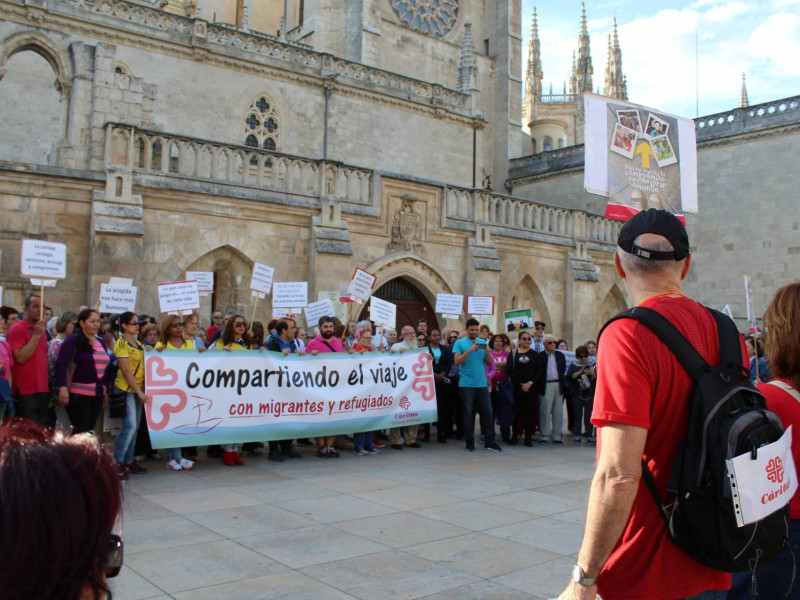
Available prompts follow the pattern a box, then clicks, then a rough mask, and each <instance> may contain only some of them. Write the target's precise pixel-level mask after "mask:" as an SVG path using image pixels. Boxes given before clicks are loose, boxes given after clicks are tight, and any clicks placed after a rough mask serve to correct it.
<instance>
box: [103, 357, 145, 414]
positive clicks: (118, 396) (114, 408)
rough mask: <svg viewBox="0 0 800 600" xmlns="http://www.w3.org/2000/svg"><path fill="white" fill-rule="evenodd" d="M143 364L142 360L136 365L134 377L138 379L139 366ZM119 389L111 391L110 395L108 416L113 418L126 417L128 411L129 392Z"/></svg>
mask: <svg viewBox="0 0 800 600" xmlns="http://www.w3.org/2000/svg"><path fill="white" fill-rule="evenodd" d="M141 365H142V363H141V361H140V362H139V364H138V365H136V370H135V371H134V372H133V378H134V379H136V374H137V373H138V372H139V367H140V366H141ZM115 389H117V390H119V391H116V392H111V393H110V394H109V395H108V416H109V417H111V418H112V419H124V418H125V415H126V413H127V412H128V407H127V402H128V392H123V391H122V390H120V389H119V388H115Z"/></svg>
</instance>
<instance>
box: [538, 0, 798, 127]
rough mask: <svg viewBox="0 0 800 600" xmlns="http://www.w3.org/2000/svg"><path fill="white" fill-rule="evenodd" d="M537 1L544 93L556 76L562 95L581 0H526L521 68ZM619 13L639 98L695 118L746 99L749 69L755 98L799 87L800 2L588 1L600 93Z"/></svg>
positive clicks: (627, 70) (625, 57)
mask: <svg viewBox="0 0 800 600" xmlns="http://www.w3.org/2000/svg"><path fill="white" fill-rule="evenodd" d="M534 6H536V12H537V16H538V25H539V39H540V41H541V43H542V67H543V71H544V80H543V91H544V93H547V92H548V90H549V86H550V83H552V84H553V92H554V93H560V92H561V90H562V89H563V84H564V81H568V80H569V74H570V69H571V65H572V51H573V50H577V40H578V32H579V26H580V14H581V3H580V0H561V1H558V2H555V1H553V0H538V1H535V0H522V35H523V68H526V67H525V65H527V59H528V42H529V41H530V29H531V16H532V13H533V7H534ZM614 17H616V19H617V27H618V30H619V38H620V45H621V47H622V66H623V72H624V74H625V75H626V76H627V78H628V96H629V99H630V101H631V102H636V103H639V104H644V105H646V106H651V107H655V108H659V109H661V110H664V111H667V112H670V113H673V114H677V115H680V116H685V117H695V116H697V108H699V114H700V116H703V115H710V114H714V113H717V112H723V111H726V110H730V109H732V108H736V107H737V106H738V104H739V93H740V90H741V85H742V72H745V73H746V75H747V91H748V94H749V98H750V104H759V103H762V102H769V101H772V100H777V99H779V98H786V97H790V96H796V95H800V0H760V1H749V2H748V1H746V0H742V1H731V0H695V1H693V2H689V1H679V0H667V1H658V2H647V1H642V0H639V1H638V2H637V1H632V0H600V1H598V2H591V1H587V2H586V18H587V24H588V29H589V35H590V39H591V49H592V65H593V67H594V75H593V83H594V87H595V88H598V87H599V88H600V93H602V91H603V90H602V88H603V82H604V75H605V65H606V48H607V45H608V35H609V33H611V30H612V19H613V18H614ZM695 39H697V45H698V53H697V54H698V56H699V61H697V66H698V67H699V70H698V69H696V61H695ZM698 74H699V77H698ZM698 83H699V85H698ZM698 91H699V94H697V92H698ZM696 98H699V101H698V102H697V105H699V106H696Z"/></svg>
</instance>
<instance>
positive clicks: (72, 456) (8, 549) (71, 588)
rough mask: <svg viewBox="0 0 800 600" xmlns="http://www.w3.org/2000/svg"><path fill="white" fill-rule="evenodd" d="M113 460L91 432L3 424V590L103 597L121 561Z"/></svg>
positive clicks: (62, 599)
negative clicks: (115, 531)
mask: <svg viewBox="0 0 800 600" xmlns="http://www.w3.org/2000/svg"><path fill="white" fill-rule="evenodd" d="M121 509H122V497H121V490H120V483H119V480H118V479H117V476H116V469H115V466H114V461H113V459H112V458H111V456H110V455H109V454H108V452H106V451H105V450H104V449H103V448H102V446H100V444H99V443H98V441H97V440H96V439H95V438H94V436H91V435H73V436H71V437H64V436H63V435H62V434H60V433H53V432H52V431H49V430H47V429H45V428H43V427H42V426H40V425H37V424H35V423H33V422H32V421H28V420H13V421H11V422H9V423H8V424H6V425H3V426H0V565H2V568H1V569H0V590H2V592H0V595H2V597H3V598H4V599H5V600H30V599H33V598H35V599H37V600H100V599H104V598H108V597H110V595H111V592H110V590H109V588H108V584H107V582H106V578H107V577H115V576H116V575H117V574H118V573H119V570H120V568H121V567H122V540H121V539H120V538H119V537H118V536H115V535H113V534H112V531H113V529H114V524H115V522H116V520H117V516H118V515H119V512H120V510H121Z"/></svg>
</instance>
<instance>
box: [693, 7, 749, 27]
mask: <svg viewBox="0 0 800 600" xmlns="http://www.w3.org/2000/svg"><path fill="white" fill-rule="evenodd" d="M753 10H754V9H753V7H751V6H748V5H747V4H745V3H744V2H729V3H728V4H723V5H720V6H714V7H713V8H711V9H710V10H709V11H708V12H706V13H705V14H704V15H703V21H705V22H708V23H724V22H726V21H731V20H733V19H735V18H736V17H739V16H741V15H743V14H745V13H748V12H751V11H753Z"/></svg>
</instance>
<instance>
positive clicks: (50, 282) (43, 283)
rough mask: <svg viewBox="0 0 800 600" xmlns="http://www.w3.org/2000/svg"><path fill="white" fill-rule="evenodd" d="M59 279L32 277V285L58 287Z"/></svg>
mask: <svg viewBox="0 0 800 600" xmlns="http://www.w3.org/2000/svg"><path fill="white" fill-rule="evenodd" d="M56 281H58V280H57V279H36V278H35V277H31V285H32V286H34V287H41V286H44V287H56Z"/></svg>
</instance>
